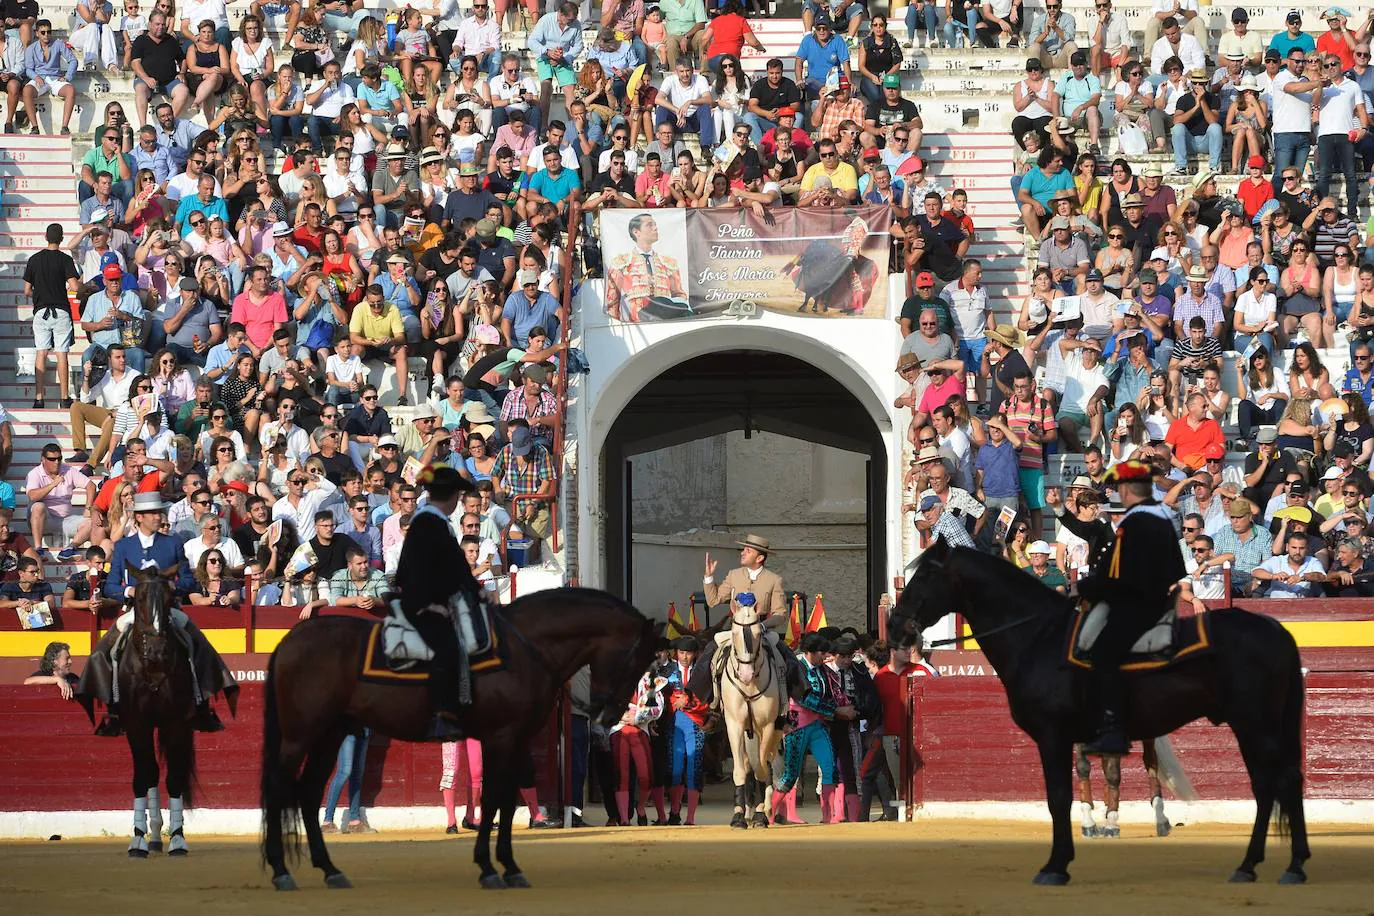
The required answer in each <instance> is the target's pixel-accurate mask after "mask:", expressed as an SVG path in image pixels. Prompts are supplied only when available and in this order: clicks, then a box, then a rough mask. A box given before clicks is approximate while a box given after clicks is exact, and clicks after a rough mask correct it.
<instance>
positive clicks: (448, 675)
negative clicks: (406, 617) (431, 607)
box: [415, 614, 464, 741]
mask: <svg viewBox="0 0 1374 916" xmlns="http://www.w3.org/2000/svg"><path fill="white" fill-rule="evenodd" d="M415 628H416V629H418V630H419V631H420V635H421V636H423V637H424V639H425V643H426V644H428V645H429V647H430V648H431V649H432V650H434V662H433V664H432V665H431V667H430V672H429V680H428V681H427V682H426V683H427V685H428V687H429V700H430V705H431V706H433V707H434V721H433V722H431V723H430V727H429V733H428V734H427V735H426V736H425V737H426V738H427V739H429V740H435V741H456V740H458V739H460V738H462V737H464V734H463V731H462V729H461V728H459V727H458V709H459V703H458V688H459V684H458V666H459V664H460V663H461V662H460V659H459V658H458V653H459V652H461V651H462V649H461V648H460V647H459V645H458V634H457V633H455V632H454V630H453V624H452V622H451V621H450V620H449V619H448V618H446V617H440V616H439V615H437V614H417V615H416V619H415Z"/></svg>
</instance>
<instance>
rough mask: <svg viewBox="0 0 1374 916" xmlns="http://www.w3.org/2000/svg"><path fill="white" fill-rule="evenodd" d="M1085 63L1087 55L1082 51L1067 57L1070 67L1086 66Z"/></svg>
mask: <svg viewBox="0 0 1374 916" xmlns="http://www.w3.org/2000/svg"><path fill="white" fill-rule="evenodd" d="M1087 63H1088V55H1087V54H1086V53H1085V52H1083V51H1074V52H1073V53H1072V54H1070V55H1069V66H1070V67H1081V66H1087Z"/></svg>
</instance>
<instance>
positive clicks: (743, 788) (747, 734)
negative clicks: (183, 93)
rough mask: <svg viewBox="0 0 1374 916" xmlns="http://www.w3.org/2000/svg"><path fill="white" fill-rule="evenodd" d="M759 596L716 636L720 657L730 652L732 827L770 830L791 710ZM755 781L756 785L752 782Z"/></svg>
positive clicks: (725, 681)
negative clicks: (784, 720)
mask: <svg viewBox="0 0 1374 916" xmlns="http://www.w3.org/2000/svg"><path fill="white" fill-rule="evenodd" d="M753 597H754V596H753V595H749V594H747V593H746V594H740V595H736V596H734V599H733V600H732V601H731V602H730V631H729V633H728V634H727V633H719V634H717V635H716V646H717V649H716V651H717V652H728V654H727V655H726V658H725V662H724V664H723V665H722V668H721V677H720V681H719V686H718V688H717V689H719V690H720V701H721V702H720V705H721V711H722V713H723V715H724V718H725V730H726V735H727V737H728V738H729V741H730V753H731V756H732V757H733V758H734V779H735V814H734V817H733V818H731V820H730V826H731V827H738V828H741V829H744V828H747V827H748V826H749V816H748V809H750V808H753V817H752V821H753V825H754V826H755V827H767V826H768V815H767V813H766V812H767V811H768V802H769V799H768V797H767V796H768V795H769V794H770V793H771V792H772V791H773V779H772V773H771V763H772V760H773V758H774V756H776V754H777V751H778V745H779V744H780V743H781V741H782V731H781V730H780V729H779V728H778V727H777V721H778V716H779V715H781V713H782V711H783V710H784V709H786V708H787V676H786V675H787V673H786V670H785V669H781V668H779V664H780V662H779V660H778V659H777V658H776V657H775V653H774V652H773V651H772V650H771V649H770V647H769V644H768V640H767V639H766V637H765V630H764V626H763V621H762V619H761V618H760V617H759V613H758V608H757V607H756V606H755V604H754V602H753ZM751 775H752V776H753V781H752V782H750V779H749V777H750V776H751Z"/></svg>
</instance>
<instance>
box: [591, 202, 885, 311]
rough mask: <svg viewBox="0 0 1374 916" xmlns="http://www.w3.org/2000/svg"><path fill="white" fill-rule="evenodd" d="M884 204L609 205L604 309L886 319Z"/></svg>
mask: <svg viewBox="0 0 1374 916" xmlns="http://www.w3.org/2000/svg"><path fill="white" fill-rule="evenodd" d="M890 227H891V210H890V209H889V208H887V207H878V206H863V207H843V208H836V209H816V208H807V209H799V208H796V207H783V208H778V209H775V210H768V211H765V213H764V215H763V217H762V218H760V217H759V216H756V215H755V214H754V212H753V211H751V210H744V209H711V210H668V209H658V210H610V211H607V212H604V213H602V214H601V243H602V253H603V255H604V257H605V264H606V311H607V313H608V314H609V315H610V316H611V318H612V319H614V320H619V321H627V322H640V321H666V320H673V319H682V318H702V317H707V316H711V315H721V314H732V315H738V314H749V313H751V312H753V311H754V310H756V309H765V310H767V311H770V312H779V313H782V314H792V315H796V314H805V315H807V316H816V317H821V316H826V317H862V318H885V317H887V283H886V278H887V260H888V251H889V244H890Z"/></svg>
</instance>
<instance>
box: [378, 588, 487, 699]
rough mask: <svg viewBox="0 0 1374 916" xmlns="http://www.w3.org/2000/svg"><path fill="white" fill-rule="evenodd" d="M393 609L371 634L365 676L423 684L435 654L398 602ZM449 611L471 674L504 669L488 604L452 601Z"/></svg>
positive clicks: (391, 604)
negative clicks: (473, 605) (420, 682)
mask: <svg viewBox="0 0 1374 916" xmlns="http://www.w3.org/2000/svg"><path fill="white" fill-rule="evenodd" d="M390 609H391V612H390V613H389V614H387V616H386V617H384V618H383V619H382V620H381V621H380V622H378V623H376V624H373V626H372V631H371V632H370V633H369V634H368V642H367V651H366V652H365V653H364V657H363V667H362V675H363V677H364V678H368V679H372V680H378V681H385V682H395V681H398V680H399V681H422V680H424V679H425V678H427V677H428V676H429V663H430V662H432V661H434V650H433V649H431V648H430V647H429V645H428V644H427V643H426V642H425V640H424V637H423V636H421V635H420V632H419V631H418V630H416V629H415V626H414V625H413V624H412V623H411V622H410V621H409V620H408V619H407V618H406V616H405V614H404V613H403V612H402V611H401V605H400V602H399V601H392V602H391V603H390ZM449 610H450V612H451V615H452V617H453V618H454V619H455V620H456V624H455V626H456V628H457V630H458V642H459V645H460V646H461V647H462V649H463V651H464V652H465V653H466V655H467V657H468V670H469V671H470V672H472V673H474V674H475V673H477V672H480V671H492V670H496V669H499V668H502V667H504V666H505V658H504V655H503V654H502V653H503V647H502V644H501V640H500V637H499V635H498V633H497V631H496V624H495V616H494V615H493V614H492V612H491V608H490V607H489V606H488V605H487V603H486V602H479V603H478V606H477V607H472V606H470V605H469V603H468V602H467V601H466V600H463V599H462V598H461V597H459V598H455V599H454V600H453V601H452V603H451V604H450V605H449Z"/></svg>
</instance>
